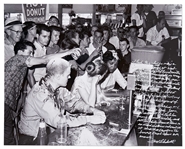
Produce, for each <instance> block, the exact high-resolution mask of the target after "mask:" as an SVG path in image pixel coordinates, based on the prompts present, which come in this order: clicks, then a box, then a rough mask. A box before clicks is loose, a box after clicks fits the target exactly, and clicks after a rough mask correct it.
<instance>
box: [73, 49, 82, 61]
mask: <svg viewBox="0 0 185 149" xmlns="http://www.w3.org/2000/svg"><path fill="white" fill-rule="evenodd" d="M72 50H73V53H72V54H71V56H72V57H73V59H74V60H77V59H78V58H79V57H80V55H81V49H79V48H75V49H72Z"/></svg>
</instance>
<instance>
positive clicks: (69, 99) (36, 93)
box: [19, 58, 106, 144]
mask: <svg viewBox="0 0 185 149" xmlns="http://www.w3.org/2000/svg"><path fill="white" fill-rule="evenodd" d="M46 71H47V75H46V76H45V77H44V78H42V79H41V80H40V81H39V82H38V83H36V84H35V85H34V87H33V88H32V90H31V91H30V93H29V95H28V96H27V98H26V104H25V106H24V109H23V111H22V113H21V120H20V122H19V130H20V133H21V135H20V144H34V140H35V138H36V137H37V134H38V130H39V121H40V119H41V118H44V120H45V122H46V124H48V126H49V127H50V126H51V127H54V128H56V127H57V122H58V121H59V120H60V110H66V111H67V112H70V113H74V112H81V113H91V114H92V116H77V117H70V116H69V117H68V118H67V124H68V125H69V127H77V126H80V125H85V124H86V123H92V124H102V123H104V122H105V120H106V116H105V114H104V112H102V111H99V110H97V109H95V108H93V107H90V106H89V105H87V104H86V103H85V102H84V101H83V100H82V99H80V98H78V97H76V96H75V95H73V94H71V92H69V91H68V90H67V89H66V85H67V82H68V79H69V77H70V71H71V66H70V64H69V62H67V61H66V60H64V59H61V58H60V59H59V58H57V59H53V60H51V61H50V62H49V63H48V64H47V66H46ZM33 99H34V100H33ZM61 104H63V105H64V106H63V107H62V109H60V108H59V107H61V106H60V105H61ZM56 105H57V106H56ZM63 108H64V109H63Z"/></svg>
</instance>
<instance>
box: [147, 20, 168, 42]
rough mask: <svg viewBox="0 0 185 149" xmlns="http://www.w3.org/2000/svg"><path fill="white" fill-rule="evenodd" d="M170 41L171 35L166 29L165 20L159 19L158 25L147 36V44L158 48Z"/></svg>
mask: <svg viewBox="0 0 185 149" xmlns="http://www.w3.org/2000/svg"><path fill="white" fill-rule="evenodd" d="M170 40H171V38H170V35H169V33H168V30H167V29H166V27H165V18H158V19H157V24H156V25H155V26H154V27H152V28H150V29H149V30H148V32H147V34H146V44H147V45H154V46H158V45H162V44H164V43H166V42H169V41H170Z"/></svg>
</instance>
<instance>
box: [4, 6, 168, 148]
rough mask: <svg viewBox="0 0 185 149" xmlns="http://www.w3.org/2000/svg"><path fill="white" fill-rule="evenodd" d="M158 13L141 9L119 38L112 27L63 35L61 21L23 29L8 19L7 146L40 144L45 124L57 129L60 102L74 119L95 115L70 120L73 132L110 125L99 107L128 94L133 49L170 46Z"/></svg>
mask: <svg viewBox="0 0 185 149" xmlns="http://www.w3.org/2000/svg"><path fill="white" fill-rule="evenodd" d="M152 7H153V6H152V5H137V11H136V12H135V13H134V14H132V16H131V22H130V26H123V27H120V28H118V29H117V35H115V36H113V34H112V30H111V28H110V26H109V25H107V24H106V25H105V24H103V25H100V24H96V25H92V26H91V27H87V26H84V25H83V24H80V23H76V24H75V25H70V26H68V27H66V29H63V28H62V27H61V26H60V23H59V20H58V18H57V17H55V16H51V17H50V19H49V22H48V23H47V24H44V23H43V24H41V23H40V24H38V23H35V22H33V21H26V22H24V23H23V24H22V22H21V21H20V20H18V19H17V18H11V17H10V18H7V19H6V20H5V27H4V32H5V34H4V36H5V40H4V52H5V58H4V63H5V82H4V84H5V100H4V106H5V112H4V144H5V145H10V144H16V143H17V144H34V140H35V138H36V136H37V133H38V127H39V120H40V118H44V119H45V122H46V124H47V125H48V126H49V127H52V128H56V126H57V122H58V120H59V114H60V110H59V108H58V107H57V106H55V104H56V100H57V99H61V102H64V103H65V110H66V111H67V112H69V113H73V112H75V111H78V112H82V113H93V115H92V116H79V117H77V118H74V117H73V118H69V119H68V121H67V122H68V124H69V126H70V127H74V126H80V125H84V124H86V123H93V124H101V123H104V122H105V120H106V116H105V114H104V112H102V111H99V110H97V109H96V108H95V105H96V104H97V103H99V102H100V101H101V100H104V98H105V97H104V94H103V92H104V91H107V90H111V89H114V88H116V89H126V86H127V73H128V72H129V66H130V63H131V51H132V49H133V48H134V47H136V46H146V45H153V46H160V45H162V44H164V43H166V42H168V41H169V40H170V31H169V30H170V28H169V26H168V28H166V27H167V26H166V20H165V17H164V16H165V15H164V13H163V12H162V11H160V12H159V15H158V16H157V15H156V13H155V12H154V11H152ZM162 15H163V16H162ZM165 26H166V27H165ZM17 117H18V122H15V118H17ZM15 125H16V126H18V130H19V140H18V142H16V141H17V140H15V135H14V127H15Z"/></svg>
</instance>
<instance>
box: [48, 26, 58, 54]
mask: <svg viewBox="0 0 185 149" xmlns="http://www.w3.org/2000/svg"><path fill="white" fill-rule="evenodd" d="M49 29H50V31H51V38H50V41H49V44H48V46H47V47H46V54H54V53H58V52H59V51H60V47H59V46H58V45H57V43H58V41H59V38H60V32H61V28H59V27H57V26H50V27H49Z"/></svg>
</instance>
